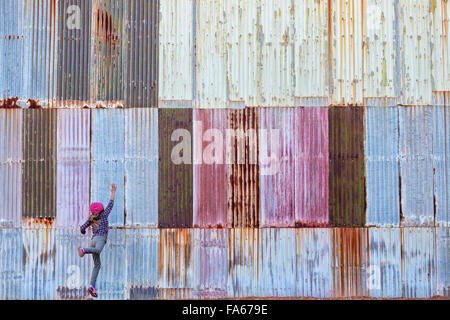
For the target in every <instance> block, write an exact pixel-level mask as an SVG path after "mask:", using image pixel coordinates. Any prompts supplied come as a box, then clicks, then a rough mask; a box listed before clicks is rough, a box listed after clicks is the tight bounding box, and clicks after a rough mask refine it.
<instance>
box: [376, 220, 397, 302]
mask: <svg viewBox="0 0 450 320" xmlns="http://www.w3.org/2000/svg"><path fill="white" fill-rule="evenodd" d="M368 233H369V244H368V246H369V251H368V255H369V257H368V268H367V286H368V293H369V295H370V296H371V297H374V298H398V297H401V296H402V287H401V254H402V252H401V250H402V243H401V239H400V229H399V228H369V229H368Z"/></svg>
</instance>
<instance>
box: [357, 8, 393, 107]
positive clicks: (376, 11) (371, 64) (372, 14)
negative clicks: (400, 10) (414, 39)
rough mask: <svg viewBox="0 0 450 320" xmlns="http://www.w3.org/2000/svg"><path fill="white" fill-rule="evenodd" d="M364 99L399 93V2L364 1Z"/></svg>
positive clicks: (390, 96)
mask: <svg viewBox="0 0 450 320" xmlns="http://www.w3.org/2000/svg"><path fill="white" fill-rule="evenodd" d="M363 9H364V12H363V14H364V21H363V23H364V45H363V59H364V69H363V70H364V79H363V80H364V88H363V90H364V98H365V99H367V98H392V97H395V96H396V92H395V89H396V87H395V78H396V77H395V70H396V61H397V59H396V47H395V30H396V29H395V25H396V20H395V18H396V17H395V10H396V6H395V2H394V1H392V0H367V1H365V2H364V8H363Z"/></svg>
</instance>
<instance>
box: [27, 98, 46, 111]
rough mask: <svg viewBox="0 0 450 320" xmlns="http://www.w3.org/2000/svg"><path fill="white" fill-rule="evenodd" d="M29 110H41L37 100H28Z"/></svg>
mask: <svg viewBox="0 0 450 320" xmlns="http://www.w3.org/2000/svg"><path fill="white" fill-rule="evenodd" d="M27 102H28V103H29V106H28V108H29V109H42V106H41V105H40V104H39V100H33V99H28V100H27Z"/></svg>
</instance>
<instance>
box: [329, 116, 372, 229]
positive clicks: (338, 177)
mask: <svg viewBox="0 0 450 320" xmlns="http://www.w3.org/2000/svg"><path fill="white" fill-rule="evenodd" d="M328 120H329V149H330V169H329V170H330V175H329V196H330V207H329V210H330V213H329V214H330V225H331V226H336V227H358V226H360V227H362V226H364V223H365V220H366V219H365V176H364V109H363V107H332V108H330V109H329V114H328Z"/></svg>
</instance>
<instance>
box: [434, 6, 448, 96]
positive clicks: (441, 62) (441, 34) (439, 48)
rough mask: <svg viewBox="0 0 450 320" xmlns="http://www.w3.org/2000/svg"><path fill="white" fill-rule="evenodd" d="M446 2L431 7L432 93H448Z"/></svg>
mask: <svg viewBox="0 0 450 320" xmlns="http://www.w3.org/2000/svg"><path fill="white" fill-rule="evenodd" d="M449 11H450V5H449V3H448V1H445V0H437V1H433V2H432V5H431V12H432V15H433V17H432V25H431V28H432V29H431V36H432V43H433V47H432V68H433V69H432V73H431V76H432V81H433V91H450V59H449V56H450V52H449V50H448V49H449V45H450V38H449V34H448V32H449V28H448V27H449Z"/></svg>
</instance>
